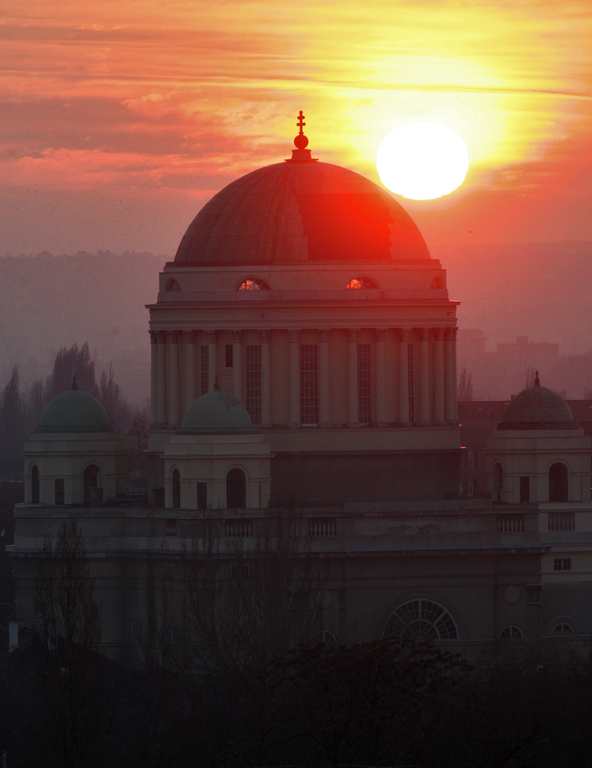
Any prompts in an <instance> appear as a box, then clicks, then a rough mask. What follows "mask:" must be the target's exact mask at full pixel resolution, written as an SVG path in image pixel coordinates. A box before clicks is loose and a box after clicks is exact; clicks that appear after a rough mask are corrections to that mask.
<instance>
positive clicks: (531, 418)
mask: <svg viewBox="0 0 592 768" xmlns="http://www.w3.org/2000/svg"><path fill="white" fill-rule="evenodd" d="M497 428H498V429H501V430H505V429H578V424H577V423H576V422H575V421H574V419H573V416H572V413H571V411H570V409H569V406H568V404H567V403H566V402H565V400H564V399H563V398H562V397H561V396H560V395H558V394H557V392H554V391H553V390H552V389H547V387H542V386H541V383H540V381H539V376H538V371H537V376H536V379H535V383H534V386H532V387H528V388H527V389H523V390H522V392H520V393H519V394H517V395H516V397H515V398H514V399H513V400H512V401H511V402H510V404H509V405H508V406H507V408H506V410H505V411H504V415H503V418H502V420H501V421H500V422H499V424H498V425H497Z"/></svg>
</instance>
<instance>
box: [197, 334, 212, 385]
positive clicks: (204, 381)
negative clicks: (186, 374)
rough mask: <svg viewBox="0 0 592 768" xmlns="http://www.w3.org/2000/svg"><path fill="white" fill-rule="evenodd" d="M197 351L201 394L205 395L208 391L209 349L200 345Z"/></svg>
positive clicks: (204, 345) (205, 345)
mask: <svg viewBox="0 0 592 768" xmlns="http://www.w3.org/2000/svg"><path fill="white" fill-rule="evenodd" d="M199 351H200V357H199V362H200V369H199V373H200V381H201V394H202V395H207V393H208V392H209V391H210V348H209V346H208V345H207V344H202V346H201V347H200V350H199Z"/></svg>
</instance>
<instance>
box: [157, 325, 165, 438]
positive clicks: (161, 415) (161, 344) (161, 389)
mask: <svg viewBox="0 0 592 768" xmlns="http://www.w3.org/2000/svg"><path fill="white" fill-rule="evenodd" d="M166 353H167V345H166V331H159V332H158V406H157V411H158V424H159V425H160V426H161V427H162V426H165V425H166V423H167V380H166V370H167V364H166Z"/></svg>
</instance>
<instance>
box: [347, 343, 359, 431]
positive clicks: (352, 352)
mask: <svg viewBox="0 0 592 768" xmlns="http://www.w3.org/2000/svg"><path fill="white" fill-rule="evenodd" d="M358 333H359V330H358V329H357V328H356V329H352V330H350V331H349V423H350V425H357V424H358Z"/></svg>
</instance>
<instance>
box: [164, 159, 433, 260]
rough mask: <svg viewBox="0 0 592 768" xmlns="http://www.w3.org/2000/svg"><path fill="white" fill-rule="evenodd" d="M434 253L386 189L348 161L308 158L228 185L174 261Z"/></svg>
mask: <svg viewBox="0 0 592 768" xmlns="http://www.w3.org/2000/svg"><path fill="white" fill-rule="evenodd" d="M303 151H304V152H310V151H309V150H303ZM296 153H298V150H296ZM429 259H430V254H429V251H428V248H427V246H426V244H425V241H424V239H423V237H422V236H421V233H420V231H419V229H418V228H417V226H416V225H415V223H414V222H413V220H412V219H411V217H410V216H409V215H408V214H407V212H406V211H405V210H404V209H403V208H402V207H401V205H399V203H398V202H397V201H396V200H394V199H393V198H392V197H391V195H389V194H388V193H387V192H386V191H385V190H384V189H382V188H381V187H379V186H378V185H377V184H374V183H373V182H372V181H370V180H369V179H367V178H365V177H364V176H361V175H360V174H358V173H354V172H353V171H350V170H348V169H347V168H342V167H340V166H337V165H330V164H329V163H320V162H316V161H314V160H311V159H310V158H308V160H306V159H305V160H301V161H299V162H296V161H294V160H290V161H288V162H284V163H278V164H275V165H268V166H266V167H264V168H259V169H258V170H256V171H253V172H252V173H249V174H247V175H246V176H242V177H241V178H240V179H237V180H236V181H234V182H232V183H231V184H229V185H228V186H227V187H224V189H222V190H221V191H220V192H218V194H216V195H215V196H214V197H213V198H212V199H211V200H210V201H209V202H208V203H207V204H206V205H205V206H204V207H203V208H202V209H201V211H200V212H199V213H198V214H197V216H196V217H195V218H194V219H193V221H192V222H191V224H190V225H189V228H188V229H187V231H186V232H185V235H184V236H183V239H182V240H181V243H180V244H179V248H178V250H177V254H176V256H175V263H176V264H177V265H180V266H183V265H187V266H189V265H233V264H244V265H250V264H252V265H255V264H257V265H260V264H295V263H300V264H309V263H331V262H333V263H335V262H342V261H358V262H359V261H364V262H388V261H392V260H397V261H398V260H402V261H408V260H411V261H418V260H419V261H423V260H429Z"/></svg>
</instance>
